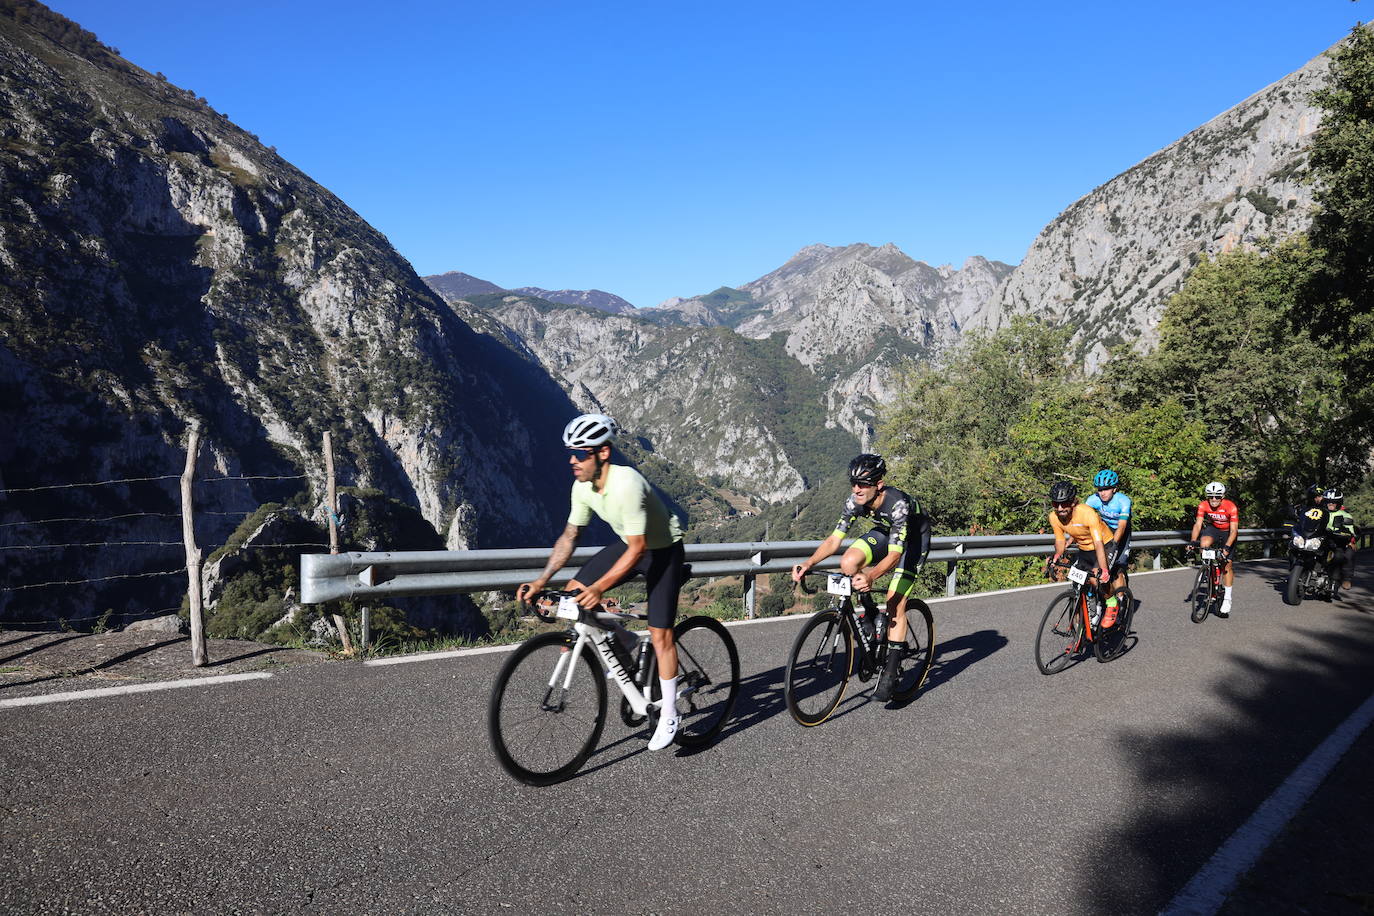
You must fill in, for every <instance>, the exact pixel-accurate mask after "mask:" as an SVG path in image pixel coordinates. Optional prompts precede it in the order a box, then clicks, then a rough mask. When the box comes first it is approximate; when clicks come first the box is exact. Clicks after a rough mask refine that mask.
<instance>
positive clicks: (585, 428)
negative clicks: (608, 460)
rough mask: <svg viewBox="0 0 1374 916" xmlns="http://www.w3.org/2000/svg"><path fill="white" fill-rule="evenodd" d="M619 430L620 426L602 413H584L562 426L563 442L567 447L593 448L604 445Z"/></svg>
mask: <svg viewBox="0 0 1374 916" xmlns="http://www.w3.org/2000/svg"><path fill="white" fill-rule="evenodd" d="M619 432H620V426H619V425H618V424H617V423H616V422H615V421H614V420H612V419H611V418H610V417H608V416H606V415H605V414H602V413H584V414H583V415H582V416H580V417H574V418H573V419H572V420H570V421H569V422H568V425H567V426H565V427H563V444H564V445H566V446H567V447H568V448H595V447H597V446H598V445H605V444H606V443H608V442H610V441H611V440H612V439H614V438H615V437H616V435H617V434H618V433H619Z"/></svg>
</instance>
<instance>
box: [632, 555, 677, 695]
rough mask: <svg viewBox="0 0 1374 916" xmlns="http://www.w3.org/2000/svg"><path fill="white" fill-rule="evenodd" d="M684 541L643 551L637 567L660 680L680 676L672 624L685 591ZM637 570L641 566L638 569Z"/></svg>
mask: <svg viewBox="0 0 1374 916" xmlns="http://www.w3.org/2000/svg"><path fill="white" fill-rule="evenodd" d="M684 556H685V552H684V551H683V548H682V542H681V541H679V542H677V543H676V544H670V545H669V546H667V547H661V548H659V549H657V550H646V551H644V557H643V558H642V559H641V560H640V562H639V564H638V566H642V567H643V569H640V570H639V571H640V572H642V573H643V574H644V585H645V590H646V592H647V594H648V605H649V639H650V640H651V641H652V642H653V646H654V656H655V658H656V659H657V661H658V676H659V677H660V678H665V679H666V678H670V677H677V646H676V645H674V643H673V624H674V623H675V622H677V608H678V596H679V594H680V593H681V592H682V583H683V581H684V577H683V572H684V570H683V558H684ZM637 568H638V567H637Z"/></svg>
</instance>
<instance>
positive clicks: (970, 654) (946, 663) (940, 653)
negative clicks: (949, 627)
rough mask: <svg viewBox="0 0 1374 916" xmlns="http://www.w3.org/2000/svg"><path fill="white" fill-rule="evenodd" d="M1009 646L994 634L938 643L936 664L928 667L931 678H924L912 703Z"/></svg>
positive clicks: (993, 632) (962, 637) (994, 631)
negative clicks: (923, 682) (922, 684)
mask: <svg viewBox="0 0 1374 916" xmlns="http://www.w3.org/2000/svg"><path fill="white" fill-rule="evenodd" d="M1008 642H1009V640H1008V639H1007V638H1006V637H1005V636H1003V635H1002V634H1001V633H999V632H998V631H997V630H979V631H977V632H976V633H966V634H965V635H963V636H956V637H955V638H954V639H947V640H945V641H944V642H942V643H939V644H938V645H937V646H936V647H935V663H934V664H933V665H931V666H930V674H929V675H927V676H926V685H925V686H924V687H922V688H921V689H920V691H918V692H917V694H916V697H915V699H920V697H921V695H922V694H926V693H930V691H932V690H934V689H935V688H936V687H939V686H940V685H941V684H946V683H948V682H950V681H952V680H953V679H954V678H955V677H956V676H957V675H958V674H959V673H960V672H962V671H963V670H964V669H966V668H968V667H969V666H970V665H976V664H977V663H978V662H981V661H982V660H983V659H985V658H987V657H988V656H989V655H991V654H992V653H994V652H996V651H998V650H999V649H1002V648H1003V647H1005V646H1006V645H1007V643H1008ZM915 699H913V701H912V702H915Z"/></svg>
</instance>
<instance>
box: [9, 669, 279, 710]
mask: <svg viewBox="0 0 1374 916" xmlns="http://www.w3.org/2000/svg"><path fill="white" fill-rule="evenodd" d="M271 676H272V675H271V674H270V673H268V672H266V671H257V672H253V673H250V674H220V675H216V676H214V677H192V678H187V679H185V680H183V681H154V682H152V683H148V684H125V685H124V686H122V687H97V688H95V689H94V690H68V691H65V692H63V693H49V694H45V695H43V696H37V697H15V698H14V699H10V700H0V708H4V707H7V706H40V705H42V704H44V703H63V702H66V701H67V700H88V699H94V698H95V697H112V696H117V695H119V694H122V693H148V692H149V691H152V690H176V689H178V688H181V687H201V686H204V685H207V684H228V683H232V682H233V681H254V680H260V679H262V678H267V677H271Z"/></svg>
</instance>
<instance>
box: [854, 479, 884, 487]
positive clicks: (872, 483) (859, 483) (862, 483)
mask: <svg viewBox="0 0 1374 916" xmlns="http://www.w3.org/2000/svg"><path fill="white" fill-rule="evenodd" d="M849 484H850V486H854V487H876V486H877V485H878V481H876V480H860V479H859V478H857V477H851V478H849Z"/></svg>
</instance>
